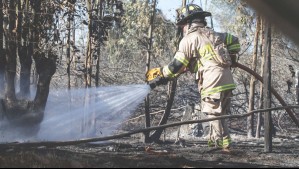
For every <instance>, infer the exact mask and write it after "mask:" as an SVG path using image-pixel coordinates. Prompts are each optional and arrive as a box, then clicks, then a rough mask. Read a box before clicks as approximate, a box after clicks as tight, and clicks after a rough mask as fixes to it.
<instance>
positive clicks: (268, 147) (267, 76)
mask: <svg viewBox="0 0 299 169" xmlns="http://www.w3.org/2000/svg"><path fill="white" fill-rule="evenodd" d="M264 46H265V51H264V54H265V56H266V57H265V58H266V60H265V69H264V74H263V78H264V79H263V81H264V88H265V90H264V95H265V97H264V105H265V108H270V107H271V24H270V23H269V22H266V23H265V43H264ZM264 125H265V148H264V149H265V152H272V130H273V129H272V118H271V111H269V112H265V124H264Z"/></svg>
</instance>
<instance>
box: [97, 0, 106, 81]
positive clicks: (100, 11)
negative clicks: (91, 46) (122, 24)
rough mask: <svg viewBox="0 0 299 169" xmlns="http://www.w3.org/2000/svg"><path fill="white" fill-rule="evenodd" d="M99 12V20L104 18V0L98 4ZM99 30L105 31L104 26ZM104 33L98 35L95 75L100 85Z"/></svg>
mask: <svg viewBox="0 0 299 169" xmlns="http://www.w3.org/2000/svg"><path fill="white" fill-rule="evenodd" d="M97 8H98V10H97V14H98V16H97V17H98V20H102V19H103V15H102V14H103V2H102V0H100V1H99V2H98V4H97ZM99 29H100V30H99V32H104V31H102V29H103V27H99ZM102 36H103V35H102V34H101V33H98V37H97V40H98V42H97V44H98V45H97V61H96V62H97V64H96V77H95V85H96V86H97V87H98V86H99V85H100V59H101V39H102V38H101V37H102Z"/></svg>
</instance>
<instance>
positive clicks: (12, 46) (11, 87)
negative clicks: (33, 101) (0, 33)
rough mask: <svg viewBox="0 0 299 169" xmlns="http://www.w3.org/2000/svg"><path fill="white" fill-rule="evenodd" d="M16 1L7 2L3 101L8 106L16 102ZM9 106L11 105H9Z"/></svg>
mask: <svg viewBox="0 0 299 169" xmlns="http://www.w3.org/2000/svg"><path fill="white" fill-rule="evenodd" d="M7 4H8V3H7ZM15 9H16V1H15V0H11V1H9V10H8V11H9V12H8V14H9V16H8V24H9V29H8V30H7V31H6V35H5V36H6V37H7V39H6V45H5V46H6V50H7V53H6V67H5V79H6V85H5V100H6V101H7V103H8V104H9V105H10V104H12V103H13V102H15V101H16V94H15V76H16V64H17V62H16V58H17V46H16V43H15V40H16V19H17V18H16V10H15ZM10 106H11V105H10Z"/></svg>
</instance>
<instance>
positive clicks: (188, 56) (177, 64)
mask: <svg viewBox="0 0 299 169" xmlns="http://www.w3.org/2000/svg"><path fill="white" fill-rule="evenodd" d="M177 12H178V14H179V18H178V19H177V21H176V25H177V26H178V27H179V28H181V29H182V30H183V34H184V37H183V39H182V40H181V41H180V44H179V48H178V50H177V51H176V53H175V56H174V58H173V60H172V61H171V62H170V63H169V64H168V65H166V66H163V67H161V68H154V69H151V70H149V71H148V72H147V73H146V77H147V80H148V79H149V78H150V77H157V78H155V80H153V82H152V83H149V84H150V86H151V88H154V87H156V86H157V85H161V84H167V82H168V81H169V80H171V79H173V78H176V77H178V76H179V75H180V74H183V73H184V72H187V71H190V72H192V73H196V77H197V79H198V88H199V92H200V94H201V106H202V112H203V113H205V114H206V115H207V116H208V118H212V117H217V116H221V115H225V114H227V111H228V110H229V109H230V102H231V97H232V90H233V89H235V88H236V85H235V83H234V80H233V76H232V73H231V67H234V65H235V63H236V55H237V54H238V52H239V51H240V44H239V40H238V38H237V37H235V36H233V35H231V34H229V33H218V32H215V33H217V34H218V35H220V37H221V38H222V40H223V42H224V43H225V45H226V49H227V51H228V52H227V53H228V54H229V56H230V58H231V64H230V65H229V66H222V65H221V64H219V63H218V62H216V60H215V58H214V57H211V56H213V54H214V53H215V51H213V50H214V49H213V48H212V46H211V45H212V43H211V41H209V39H207V38H206V36H204V35H203V33H202V32H204V31H206V30H208V32H209V31H210V32H212V31H213V29H211V28H209V27H207V22H206V17H208V16H211V13H210V12H207V11H203V10H202V8H201V7H200V6H198V5H196V4H189V5H187V6H185V7H182V8H180V9H177ZM230 145H231V138H230V134H229V130H228V126H227V123H226V122H225V120H215V121H211V122H210V137H209V140H208V146H213V147H214V146H215V147H218V148H223V149H226V150H229V147H230Z"/></svg>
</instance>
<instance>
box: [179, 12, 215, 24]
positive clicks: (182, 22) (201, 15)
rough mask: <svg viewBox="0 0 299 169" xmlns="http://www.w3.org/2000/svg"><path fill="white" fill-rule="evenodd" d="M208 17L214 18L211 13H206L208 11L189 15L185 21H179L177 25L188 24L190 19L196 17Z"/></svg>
mask: <svg viewBox="0 0 299 169" xmlns="http://www.w3.org/2000/svg"><path fill="white" fill-rule="evenodd" d="M198 16H200V17H207V16H212V14H211V13H210V12H206V11H203V12H197V13H194V14H192V15H189V16H187V17H185V18H184V19H182V20H180V21H177V23H176V25H184V24H186V23H187V21H188V20H189V19H190V18H195V17H198Z"/></svg>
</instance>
